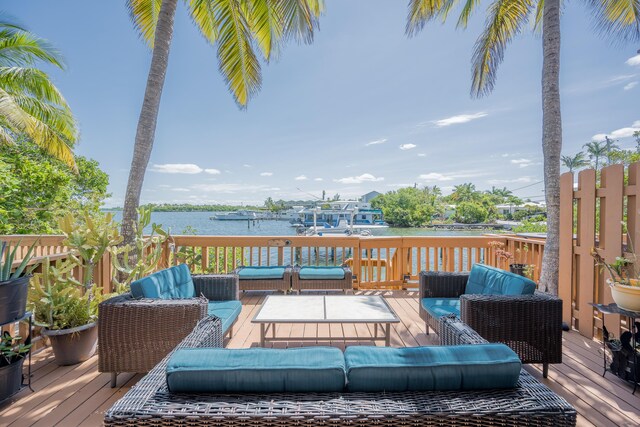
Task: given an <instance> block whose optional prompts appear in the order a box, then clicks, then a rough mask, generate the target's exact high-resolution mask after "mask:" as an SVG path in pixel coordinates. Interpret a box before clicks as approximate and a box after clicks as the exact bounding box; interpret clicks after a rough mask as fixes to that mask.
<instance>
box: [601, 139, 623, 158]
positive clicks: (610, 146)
mask: <svg viewBox="0 0 640 427" xmlns="http://www.w3.org/2000/svg"><path fill="white" fill-rule="evenodd" d="M604 146H605V148H606V150H607V153H606V156H607V164H608V165H610V164H612V163H613V159H612V155H613V154H614V152H615V151H620V146H619V145H618V144H616V141H614V140H613V139H611V138H609V137H608V136H605V137H604Z"/></svg>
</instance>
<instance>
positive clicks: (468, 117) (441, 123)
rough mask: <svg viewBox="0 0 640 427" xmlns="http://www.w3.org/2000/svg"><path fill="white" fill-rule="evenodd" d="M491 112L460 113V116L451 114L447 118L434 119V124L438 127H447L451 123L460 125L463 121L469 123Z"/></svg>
mask: <svg viewBox="0 0 640 427" xmlns="http://www.w3.org/2000/svg"><path fill="white" fill-rule="evenodd" d="M488 115H489V113H485V112H484V111H481V112H479V113H474V114H460V115H458V116H451V117H447V118H446V119H440V120H434V121H433V124H435V125H436V127H439V128H441V127H445V126H451V125H459V124H462V123H467V122H470V121H472V120H477V119H481V118H483V117H486V116H488Z"/></svg>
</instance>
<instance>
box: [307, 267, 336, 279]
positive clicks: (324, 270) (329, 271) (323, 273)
mask: <svg viewBox="0 0 640 427" xmlns="http://www.w3.org/2000/svg"><path fill="white" fill-rule="evenodd" d="M299 276H300V278H301V279H305V280H342V279H344V269H343V268H342V267H302V268H301V269H300V272H299Z"/></svg>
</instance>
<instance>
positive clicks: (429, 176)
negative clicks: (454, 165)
mask: <svg viewBox="0 0 640 427" xmlns="http://www.w3.org/2000/svg"><path fill="white" fill-rule="evenodd" d="M418 179H421V180H423V181H438V182H442V181H451V180H452V179H453V177H452V176H449V175H444V174H441V173H437V172H431V173H424V174H422V175H420V176H418Z"/></svg>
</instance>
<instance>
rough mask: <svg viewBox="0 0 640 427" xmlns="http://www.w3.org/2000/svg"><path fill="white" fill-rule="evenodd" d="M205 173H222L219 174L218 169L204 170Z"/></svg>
mask: <svg viewBox="0 0 640 427" xmlns="http://www.w3.org/2000/svg"><path fill="white" fill-rule="evenodd" d="M204 171H205V173H208V174H209V175H220V174H221V173H222V172H220V171H219V170H218V169H213V168H211V169H205V170H204Z"/></svg>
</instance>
